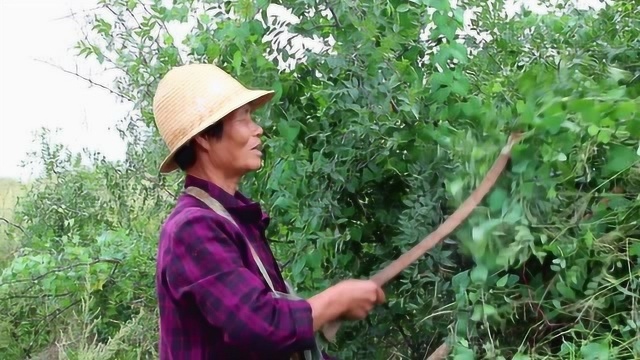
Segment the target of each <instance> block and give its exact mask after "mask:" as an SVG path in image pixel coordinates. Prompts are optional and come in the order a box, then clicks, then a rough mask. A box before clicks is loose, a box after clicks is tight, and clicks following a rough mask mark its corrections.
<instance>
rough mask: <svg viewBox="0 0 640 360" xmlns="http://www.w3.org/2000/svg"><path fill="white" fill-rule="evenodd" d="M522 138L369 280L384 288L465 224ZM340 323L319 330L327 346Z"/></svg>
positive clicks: (516, 137)
mask: <svg viewBox="0 0 640 360" xmlns="http://www.w3.org/2000/svg"><path fill="white" fill-rule="evenodd" d="M520 136H521V134H519V133H516V134H511V136H509V140H508V141H507V144H506V145H505V146H504V147H503V148H502V151H501V152H500V155H499V156H498V158H497V159H496V161H495V162H494V164H493V166H492V167H491V169H489V172H488V173H487V175H486V176H485V178H484V179H483V180H482V182H481V183H480V186H478V188H476V189H475V190H474V191H473V193H471V195H470V196H469V197H468V198H467V199H466V200H465V201H464V202H463V203H462V205H460V206H459V207H458V209H456V211H455V212H454V213H453V214H452V215H451V216H449V218H447V220H446V221H445V222H444V223H442V224H441V225H440V226H439V227H438V228H437V229H436V230H435V231H434V232H432V233H431V234H429V235H428V236H427V237H426V238H424V239H422V241H420V242H419V243H418V244H417V245H415V246H414V247H413V248H411V250H409V251H407V252H406V253H404V254H402V255H401V256H400V257H399V258H397V259H396V260H394V261H393V262H392V263H390V264H389V265H387V266H386V267H385V268H384V269H382V270H380V271H379V272H378V273H377V274H375V275H373V276H372V277H371V280H373V281H374V282H375V283H376V284H378V285H380V286H383V285H384V284H386V283H387V282H388V281H390V280H391V279H393V278H394V277H395V276H397V275H398V274H400V273H401V272H402V271H404V270H405V269H406V268H407V267H409V265H411V264H412V263H413V262H415V261H416V260H418V259H419V258H420V257H422V255H424V254H425V253H426V252H427V251H429V250H431V249H432V248H433V247H434V246H436V245H437V244H438V243H439V242H440V241H442V239H444V238H445V236H447V235H449V234H450V233H451V232H452V231H453V230H455V228H457V227H458V226H459V225H460V224H461V223H462V221H464V220H465V219H466V218H467V217H468V216H469V214H471V212H472V211H473V210H474V209H475V208H476V206H478V204H479V203H480V201H482V199H483V198H484V196H485V195H487V193H488V192H489V190H491V187H493V185H494V184H495V183H496V181H497V180H498V177H499V176H500V174H502V171H503V170H504V168H505V166H506V165H507V162H508V161H509V158H510V156H511V148H512V147H513V145H514V144H515V143H516V142H517V141H518V140H519V139H520ZM341 323H342V322H341V321H340V320H336V321H333V322H330V323H328V324H326V325H325V326H324V327H323V328H322V334H323V335H324V337H325V339H327V340H328V341H330V342H334V341H335V338H336V334H337V333H338V330H339V329H340V325H341Z"/></svg>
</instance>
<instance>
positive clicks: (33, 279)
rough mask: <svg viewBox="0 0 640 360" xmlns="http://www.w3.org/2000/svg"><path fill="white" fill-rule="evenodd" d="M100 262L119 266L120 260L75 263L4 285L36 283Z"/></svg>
mask: <svg viewBox="0 0 640 360" xmlns="http://www.w3.org/2000/svg"><path fill="white" fill-rule="evenodd" d="M101 262H107V263H112V264H119V263H120V260H118V259H96V260H93V261H90V262H88V263H77V264H71V265H67V266H63V267H60V268H56V269H52V270H49V271H47V272H45V273H44V274H42V275H38V276H36V277H33V278H29V279H19V280H15V281H12V282H9V283H6V285H11V284H17V283H23V282H33V281H38V280H40V279H42V278H44V277H45V276H47V275H49V274H53V273H56V272H60V271H66V270H69V269H72V268H74V267H79V266H91V265H95V264H97V263H101Z"/></svg>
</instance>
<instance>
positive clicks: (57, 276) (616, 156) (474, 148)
mask: <svg viewBox="0 0 640 360" xmlns="http://www.w3.org/2000/svg"><path fill="white" fill-rule="evenodd" d="M100 3H101V5H102V7H101V8H100V9H98V10H97V11H96V13H95V14H93V15H92V18H91V19H90V27H91V31H90V33H89V34H88V35H87V37H86V39H83V40H81V41H80V42H79V44H78V51H79V54H80V55H82V56H86V57H90V58H93V59H97V60H98V61H100V62H102V63H104V65H105V67H107V66H108V67H110V68H116V69H118V70H120V71H121V76H119V78H118V80H117V82H116V84H115V85H114V88H113V91H114V93H117V94H119V95H120V96H121V97H122V98H123V99H124V100H125V101H129V102H131V104H132V112H131V116H130V117H128V118H127V119H124V120H123V123H122V126H121V128H122V130H123V131H122V132H123V137H124V138H125V139H126V140H127V142H128V145H129V147H128V153H127V158H126V160H125V161H124V162H122V163H111V162H107V161H105V160H104V159H102V158H100V157H99V156H96V158H95V159H94V160H95V161H94V166H93V167H92V168H90V169H87V168H84V167H80V166H79V165H78V161H77V159H76V158H75V157H74V156H72V155H70V154H67V153H66V152H65V151H64V149H63V148H61V147H60V146H55V145H53V144H48V145H47V146H43V151H42V152H41V154H40V160H41V162H42V163H43V164H44V165H45V175H44V176H43V177H42V178H41V179H38V180H36V181H35V182H34V184H33V189H32V190H31V193H30V195H29V197H25V198H24V199H22V201H20V203H19V206H18V207H17V208H16V212H15V215H14V221H15V223H16V224H18V225H19V226H20V227H21V228H22V231H20V230H17V229H13V231H11V232H10V233H9V235H10V236H11V239H15V240H18V241H20V242H21V244H22V246H21V249H20V251H19V252H17V253H16V254H14V256H13V257H12V258H11V259H9V261H8V262H7V264H6V266H5V268H4V271H3V272H2V275H1V277H0V302H1V303H2V307H3V309H6V310H5V311H3V315H4V316H3V317H2V319H0V353H1V354H2V358H3V359H23V358H28V357H31V356H34V355H36V354H39V353H42V352H43V351H49V353H52V354H53V353H55V354H58V355H59V356H60V357H62V358H69V359H88V358H91V359H98V358H99V359H133V358H155V357H156V354H155V347H156V341H157V319H156V313H155V305H156V303H155V294H154V278H153V276H154V272H155V268H154V266H155V262H154V261H155V249H156V244H157V234H158V228H159V226H160V224H161V222H162V221H163V219H164V216H165V215H166V214H167V212H168V211H169V210H170V209H171V206H172V205H173V201H174V199H175V196H176V194H177V193H178V192H179V191H180V189H181V177H180V175H179V174H174V175H171V176H167V177H160V176H158V175H157V170H156V169H157V167H158V164H159V162H160V161H161V159H162V157H163V156H164V155H165V150H164V148H163V145H162V143H161V141H160V140H159V137H158V135H157V133H156V131H155V128H154V123H153V116H152V112H151V102H152V95H153V91H154V89H155V86H156V84H157V81H158V80H159V79H160V78H161V76H162V75H163V74H164V73H166V72H167V71H168V70H169V69H170V68H171V67H173V66H176V65H179V64H182V63H186V62H193V61H197V62H209V63H216V64H218V65H220V66H222V67H224V68H225V69H227V70H228V71H230V72H231V73H233V74H234V75H236V76H237V77H238V78H239V79H240V80H241V81H243V82H244V83H245V84H247V85H249V86H252V87H262V88H273V89H275V90H276V91H277V96H276V99H275V101H274V102H273V103H272V104H270V105H269V106H267V107H266V108H265V109H264V110H262V111H261V112H260V113H259V114H258V118H259V119H260V121H261V122H262V124H263V125H264V127H265V131H266V134H267V140H266V145H267V149H266V150H267V151H266V153H267V158H266V160H265V166H264V168H263V169H262V170H261V171H259V172H257V173H255V174H253V175H252V176H251V177H249V178H247V179H245V182H244V184H243V191H244V192H245V193H246V194H248V195H249V196H251V197H253V198H254V199H257V200H259V201H260V202H261V203H262V204H263V205H264V207H265V209H266V210H268V211H269V213H270V214H271V215H272V217H273V220H274V221H273V222H272V224H271V226H270V228H269V234H268V235H269V236H270V237H271V238H272V239H273V240H274V246H275V253H276V255H277V257H278V258H279V259H280V261H282V263H283V266H284V269H285V272H286V274H287V276H288V277H289V278H290V279H291V280H292V282H293V283H294V284H295V285H296V286H297V287H298V289H299V290H300V291H301V292H302V293H306V294H310V293H313V292H315V291H318V290H320V289H322V288H324V287H326V286H328V285H329V284H331V283H334V282H336V281H338V280H340V279H343V278H347V277H358V278H362V277H367V276H370V275H371V274H373V273H374V272H375V271H376V270H378V269H380V268H382V266H384V265H385V264H387V263H388V262H390V261H391V260H393V259H395V258H396V257H397V256H399V254H401V253H402V252H403V251H406V250H407V249H409V248H410V247H411V246H413V245H414V244H415V243H417V241H419V240H420V239H421V238H422V237H423V236H425V235H427V234H428V233H429V232H430V231H432V230H433V229H435V227H436V226H437V225H438V224H440V223H441V222H442V221H443V220H444V219H445V218H446V216H447V215H449V214H451V213H452V212H453V211H454V210H455V208H456V207H457V206H458V205H460V204H461V203H462V201H464V199H465V198H466V197H467V196H468V195H469V194H470V193H471V192H472V191H473V189H474V188H475V187H476V186H477V184H478V183H479V182H480V181H481V180H482V178H483V177H484V176H485V174H486V172H487V170H488V169H489V167H490V166H491V164H492V163H493V161H494V160H495V158H496V157H497V155H498V153H499V151H500V149H501V148H502V146H503V145H504V144H505V143H506V139H507V138H508V136H509V134H511V133H512V132H520V133H522V138H521V140H520V141H519V143H518V144H517V145H516V146H515V147H514V148H513V156H512V160H511V161H510V164H509V166H508V169H507V170H506V171H505V173H503V175H502V176H501V178H500V179H499V181H498V183H497V184H496V186H495V187H494V189H493V190H492V191H491V192H490V194H489V195H488V196H487V197H486V198H485V200H484V201H483V202H482V204H481V206H480V207H478V208H477V209H476V210H475V211H474V213H473V214H472V215H471V216H470V217H469V218H468V219H467V220H466V221H465V223H464V224H463V225H462V226H461V227H460V228H459V229H457V230H456V231H455V233H454V234H452V236H451V237H450V238H449V239H447V240H446V241H445V242H444V243H443V244H441V245H439V246H438V247H437V248H436V249H434V250H433V251H431V252H430V253H429V254H428V255H426V256H425V257H423V259H421V260H420V261H419V262H418V263H417V264H415V265H414V266H412V267H411V268H410V269H407V271H405V272H404V273H403V274H401V276H399V277H398V278H396V279H395V280H394V281H393V282H392V283H390V284H389V285H388V286H387V287H386V292H387V297H388V303H387V304H385V306H383V307H381V308H380V309H377V310H376V311H375V313H374V314H373V315H372V316H371V317H370V318H369V319H368V320H367V321H363V322H359V323H352V324H345V325H344V326H343V327H342V330H341V332H340V333H339V339H338V342H337V343H336V344H331V345H330V346H329V351H330V352H332V353H335V354H337V355H339V356H340V357H341V358H343V359H388V358H397V359H401V358H403V359H405V358H406V359H423V358H425V357H426V355H428V354H430V353H431V352H433V350H434V349H435V348H436V347H438V346H439V345H440V344H441V343H442V342H443V341H446V342H448V343H449V344H450V345H451V348H452V351H451V354H450V355H451V358H453V359H459V360H464V359H483V358H487V359H520V360H523V359H543V358H544V359H609V358H615V359H633V358H638V357H640V336H639V333H638V330H639V328H640V309H639V298H640V295H639V294H640V223H639V222H638V219H640V195H639V194H640V12H639V11H638V8H637V5H636V4H635V2H634V1H631V0H628V1H616V2H615V3H612V4H608V5H607V6H605V7H604V8H603V9H602V10H598V11H595V10H579V9H575V8H573V7H572V6H571V5H570V3H571V2H569V1H553V2H551V3H554V4H556V3H558V5H556V6H555V7H553V6H552V10H553V11H551V12H549V13H547V14H537V13H533V12H530V11H522V12H520V13H518V14H516V15H515V16H506V15H505V6H506V5H505V3H506V2H505V1H498V0H496V1H492V2H490V4H488V3H487V2H484V1H473V0H468V1H458V2H457V4H455V5H454V4H453V2H451V3H450V2H448V1H444V0H413V1H408V2H407V1H399V0H385V1H378V0H369V1H349V2H337V1H331V2H315V1H304V0H294V1H287V2H274V4H281V5H282V6H284V7H286V8H288V9H290V11H291V12H292V13H293V14H294V15H295V16H296V17H298V19H299V21H298V22H296V23H287V24H284V25H285V27H284V28H283V27H282V26H281V25H282V24H281V22H282V20H280V21H279V22H278V21H275V20H274V19H273V18H270V17H268V16H267V11H266V9H267V6H268V5H269V2H268V1H257V2H252V1H248V0H241V1H237V2H223V3H221V4H220V5H218V4H213V3H212V2H209V1H198V0H191V1H186V0H175V1H173V2H172V3H171V4H169V5H167V2H161V1H146V2H143V1H137V0H129V1H123V0H102V1H100ZM544 3H547V2H544ZM465 9H472V10H474V11H475V13H474V14H475V15H474V16H473V18H472V19H471V21H467V20H468V19H467V15H465V14H466V13H465V12H464V10H465ZM467 14H468V13H467ZM177 25H180V26H182V27H183V29H186V30H187V36H186V38H185V39H184V41H180V40H177V38H174V37H173V36H174V35H175V32H172V31H174V30H171V31H170V29H175V28H176V26H177ZM470 33H475V34H476V36H471V35H469V34H470ZM273 38H276V39H280V40H279V41H265V39H273ZM301 39H309V41H314V42H315V44H319V45H318V46H317V47H314V48H313V49H304V48H302V49H297V50H296V48H295V47H294V46H293V45H295V44H297V43H298V41H299V40H301Z"/></svg>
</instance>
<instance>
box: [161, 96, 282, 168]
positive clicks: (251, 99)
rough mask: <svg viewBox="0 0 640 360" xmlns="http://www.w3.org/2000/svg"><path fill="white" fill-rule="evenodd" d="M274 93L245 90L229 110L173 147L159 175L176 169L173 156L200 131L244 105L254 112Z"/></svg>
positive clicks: (196, 129) (208, 120)
mask: <svg viewBox="0 0 640 360" xmlns="http://www.w3.org/2000/svg"><path fill="white" fill-rule="evenodd" d="M274 95H275V92H274V91H272V90H247V91H246V92H245V95H244V96H241V97H238V98H237V99H236V103H235V104H233V105H232V106H231V107H229V110H228V111H226V112H225V113H223V114H216V115H215V116H212V117H210V118H209V119H207V120H206V121H203V122H202V124H200V126H198V127H195V128H194V129H193V130H192V131H191V132H190V133H189V134H188V135H187V136H185V137H184V138H183V139H181V140H180V142H179V144H178V146H176V147H175V149H174V150H173V151H171V152H170V153H169V155H167V156H166V157H165V159H164V160H163V161H162V163H161V164H160V173H161V174H167V173H170V172H173V171H175V170H177V169H178V164H176V162H175V161H174V156H175V154H176V152H178V150H180V148H181V147H183V146H184V145H185V144H186V143H187V142H189V141H190V140H191V139H192V138H193V137H194V136H196V135H197V134H199V133H200V132H201V131H202V130H204V129H206V128H208V127H209V126H211V125H213V124H215V123H216V122H218V121H219V120H220V119H222V118H224V117H225V116H227V115H228V114H230V113H232V112H233V111H235V110H237V109H239V108H241V107H242V106H244V105H247V104H249V105H250V106H251V108H252V111H253V110H256V109H258V108H260V107H262V106H264V105H265V104H266V103H267V102H269V101H270V100H271V99H272V98H273V96H274Z"/></svg>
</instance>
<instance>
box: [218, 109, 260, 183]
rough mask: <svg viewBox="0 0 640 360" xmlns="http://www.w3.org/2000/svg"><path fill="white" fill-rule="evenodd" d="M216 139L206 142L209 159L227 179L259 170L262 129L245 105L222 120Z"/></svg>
mask: <svg viewBox="0 0 640 360" xmlns="http://www.w3.org/2000/svg"><path fill="white" fill-rule="evenodd" d="M222 121H223V123H224V129H223V131H222V137H221V138H220V139H215V138H210V139H208V143H209V159H210V161H211V163H212V165H213V166H214V167H215V168H216V169H219V170H221V171H223V172H224V173H225V174H227V175H229V176H242V175H244V174H246V173H247V172H249V171H255V170H258V169H260V167H261V166H262V148H261V147H262V142H261V140H260V136H262V133H263V131H262V127H260V125H258V124H256V123H255V122H254V121H253V119H252V118H251V107H250V106H249V105H245V106H243V107H241V108H239V109H238V110H236V111H234V112H233V113H232V114H230V115H229V116H227V117H226V118H225V119H224V120H222Z"/></svg>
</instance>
